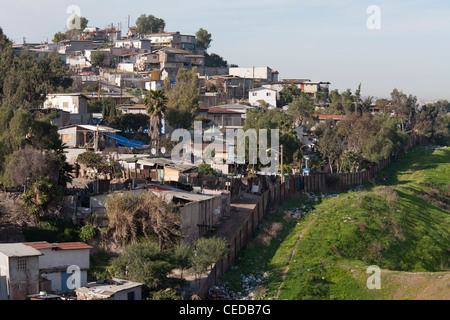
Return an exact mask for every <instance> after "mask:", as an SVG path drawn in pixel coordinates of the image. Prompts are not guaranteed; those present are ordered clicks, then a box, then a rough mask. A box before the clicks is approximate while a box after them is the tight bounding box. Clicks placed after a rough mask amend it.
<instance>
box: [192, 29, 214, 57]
mask: <svg viewBox="0 0 450 320" xmlns="http://www.w3.org/2000/svg"><path fill="white" fill-rule="evenodd" d="M211 41H212V39H211V33H209V32H208V31H207V30H205V29H203V28H200V29H199V30H198V31H197V32H196V33H195V43H196V45H197V48H200V49H202V50H204V51H206V50H207V49H208V48H209V47H210V45H211Z"/></svg>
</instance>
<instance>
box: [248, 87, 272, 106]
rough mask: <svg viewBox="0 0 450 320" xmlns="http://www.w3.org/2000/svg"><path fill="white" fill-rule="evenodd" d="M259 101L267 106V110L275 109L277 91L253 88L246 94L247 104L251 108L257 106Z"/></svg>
mask: <svg viewBox="0 0 450 320" xmlns="http://www.w3.org/2000/svg"><path fill="white" fill-rule="evenodd" d="M260 100H262V101H265V102H266V103H268V104H269V108H276V106H277V91H276V90H273V89H268V88H264V87H261V88H255V89H251V90H249V92H248V102H249V103H250V104H251V105H252V106H255V107H257V106H259V104H260V102H259V101H260Z"/></svg>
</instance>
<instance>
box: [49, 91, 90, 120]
mask: <svg viewBox="0 0 450 320" xmlns="http://www.w3.org/2000/svg"><path fill="white" fill-rule="evenodd" d="M89 100H90V98H89V97H87V96H86V95H84V94H82V93H52V94H48V95H47V99H46V100H45V101H44V104H43V108H44V109H58V110H61V111H62V112H65V113H68V118H69V119H68V120H67V121H65V123H64V124H63V125H66V124H68V123H70V124H90V122H91V114H90V113H88V102H89Z"/></svg>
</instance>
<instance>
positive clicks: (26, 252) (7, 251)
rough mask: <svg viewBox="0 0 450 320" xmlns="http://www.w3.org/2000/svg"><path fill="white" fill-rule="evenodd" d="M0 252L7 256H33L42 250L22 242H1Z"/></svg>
mask: <svg viewBox="0 0 450 320" xmlns="http://www.w3.org/2000/svg"><path fill="white" fill-rule="evenodd" d="M0 252H1V253H3V254H4V255H6V256H8V257H34V256H41V255H42V252H40V251H38V250H36V249H34V248H32V247H30V246H26V245H25V244H23V243H1V244H0Z"/></svg>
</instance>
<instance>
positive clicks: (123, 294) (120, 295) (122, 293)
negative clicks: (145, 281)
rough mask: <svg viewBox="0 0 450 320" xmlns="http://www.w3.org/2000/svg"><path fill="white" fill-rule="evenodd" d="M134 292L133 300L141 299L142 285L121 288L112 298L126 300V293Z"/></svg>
mask: <svg viewBox="0 0 450 320" xmlns="http://www.w3.org/2000/svg"><path fill="white" fill-rule="evenodd" d="M129 292H134V300H142V287H136V288H131V289H127V290H123V291H120V292H117V293H116V294H114V299H113V300H128V293H129Z"/></svg>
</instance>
